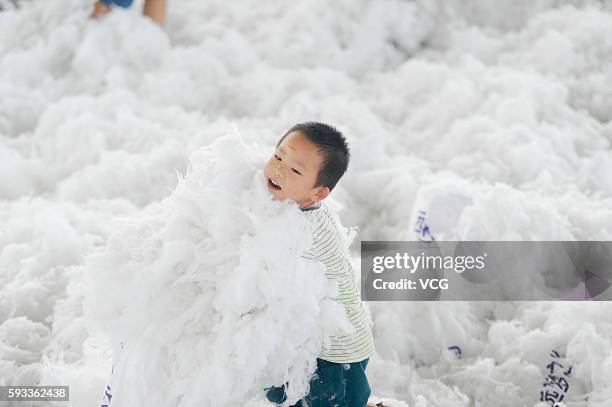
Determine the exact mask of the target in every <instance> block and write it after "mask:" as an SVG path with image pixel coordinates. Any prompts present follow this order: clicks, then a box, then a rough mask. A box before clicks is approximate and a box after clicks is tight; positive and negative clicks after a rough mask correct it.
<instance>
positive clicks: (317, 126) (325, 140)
mask: <svg viewBox="0 0 612 407" xmlns="http://www.w3.org/2000/svg"><path fill="white" fill-rule="evenodd" d="M292 131H299V132H300V133H302V134H303V135H304V137H306V138H307V139H308V141H310V142H311V143H312V144H314V145H315V146H317V148H318V150H319V153H320V154H321V156H322V157H323V162H322V163H321V168H320V169H319V174H317V180H316V181H315V185H314V186H315V187H321V186H325V187H328V188H329V189H330V190H332V189H334V187H335V186H336V184H337V183H338V181H340V178H342V176H343V175H344V173H345V172H346V169H347V168H348V163H349V159H350V151H349V147H348V145H347V144H346V139H345V138H344V136H343V135H342V133H341V132H340V130H338V129H336V128H335V127H333V126H330V125H328V124H325V123H319V122H305V123H298V124H295V125H294V126H293V127H291V128H290V129H289V130H287V132H286V133H285V135H284V136H283V137H281V139H280V140H279V141H278V144H277V145H276V147H278V146H279V145H280V144H281V143H282V142H283V140H284V139H285V137H287V135H288V134H289V133H291V132H292Z"/></svg>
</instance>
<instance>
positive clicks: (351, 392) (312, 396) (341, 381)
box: [265, 359, 371, 407]
mask: <svg viewBox="0 0 612 407" xmlns="http://www.w3.org/2000/svg"><path fill="white" fill-rule="evenodd" d="M367 365H368V359H365V360H362V361H361V362H355V363H333V362H328V361H326V360H323V359H317V370H316V371H315V373H314V375H313V376H312V379H311V380H310V392H309V393H308V394H307V395H306V396H305V397H304V400H305V401H306V403H308V407H365V405H366V404H367V402H368V397H370V393H371V391H370V385H369V383H368V378H367V377H366V374H365V369H366V366H367ZM285 386H287V385H284V386H281V387H270V388H267V389H265V390H266V397H267V398H268V400H270V401H271V402H273V403H276V404H281V403H283V402H284V401H285V400H286V397H285ZM292 407H306V406H305V405H304V404H303V403H302V401H299V402H297V404H294V405H293V406H292Z"/></svg>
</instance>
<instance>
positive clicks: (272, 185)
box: [268, 178, 283, 191]
mask: <svg viewBox="0 0 612 407" xmlns="http://www.w3.org/2000/svg"><path fill="white" fill-rule="evenodd" d="M268 186H269V187H270V188H272V189H273V190H275V191H280V190H281V189H283V188H281V186H280V185H278V184H277V183H276V182H274V181H272V179H271V178H268Z"/></svg>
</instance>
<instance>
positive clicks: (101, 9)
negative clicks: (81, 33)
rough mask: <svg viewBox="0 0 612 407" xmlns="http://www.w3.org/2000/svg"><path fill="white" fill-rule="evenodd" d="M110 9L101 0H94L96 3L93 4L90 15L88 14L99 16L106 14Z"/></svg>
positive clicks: (94, 16)
mask: <svg viewBox="0 0 612 407" xmlns="http://www.w3.org/2000/svg"><path fill="white" fill-rule="evenodd" d="M110 10H111V9H110V7H109V6H108V5H107V4H104V3H102V2H101V1H96V4H94V9H93V11H92V12H91V15H90V16H89V18H98V17H101V16H103V15H106V14H108V13H109V12H110Z"/></svg>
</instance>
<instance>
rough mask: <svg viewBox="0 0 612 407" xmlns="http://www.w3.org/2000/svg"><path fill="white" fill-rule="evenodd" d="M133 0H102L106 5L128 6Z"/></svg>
mask: <svg viewBox="0 0 612 407" xmlns="http://www.w3.org/2000/svg"><path fill="white" fill-rule="evenodd" d="M133 1H134V0H102V3H104V4H106V5H107V6H119V7H130V6H131V5H132V2H133Z"/></svg>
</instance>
